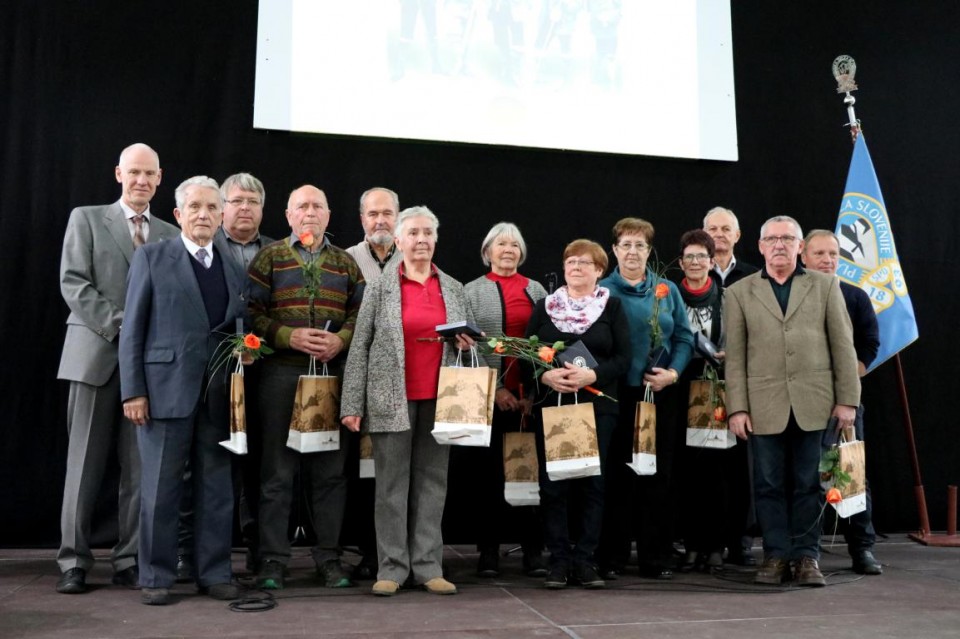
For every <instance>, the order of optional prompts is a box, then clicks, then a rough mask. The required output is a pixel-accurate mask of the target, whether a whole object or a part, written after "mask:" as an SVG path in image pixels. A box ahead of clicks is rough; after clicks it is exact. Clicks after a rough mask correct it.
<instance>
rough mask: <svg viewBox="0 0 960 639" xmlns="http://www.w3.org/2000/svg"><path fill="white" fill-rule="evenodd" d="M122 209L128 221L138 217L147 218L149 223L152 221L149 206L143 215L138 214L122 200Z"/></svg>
mask: <svg viewBox="0 0 960 639" xmlns="http://www.w3.org/2000/svg"><path fill="white" fill-rule="evenodd" d="M120 208H121V209H123V216H124V217H125V218H127V219H128V220H132V219H133V218H134V217H136V216H137V215H143V217H144V218H146V220H147V222H149V221H150V205H149V204H148V205H147V208H146V209H144V211H143V213H142V214H141V213H137V212H136V211H134V210H133V209H132V208H130V207H129V206H127V203H126V202H124V201H123V200H120Z"/></svg>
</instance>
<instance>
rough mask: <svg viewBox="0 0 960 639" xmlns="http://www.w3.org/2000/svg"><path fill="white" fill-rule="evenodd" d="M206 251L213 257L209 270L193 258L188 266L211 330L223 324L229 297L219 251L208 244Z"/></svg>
mask: <svg viewBox="0 0 960 639" xmlns="http://www.w3.org/2000/svg"><path fill="white" fill-rule="evenodd" d="M208 250H212V251H213V255H214V256H215V257H214V258H213V263H212V264H211V265H210V268H204V267H203V264H201V263H200V262H199V261H198V260H196V259H195V258H193V257H191V258H190V266H192V267H193V272H194V274H195V275H196V276H197V284H199V285H200V295H201V296H203V305H204V306H205V307H206V309H207V319H208V321H209V322H210V329H211V330H212V329H214V328H216V327H217V326H220V325H221V324H223V318H224V316H226V314H227V305H228V304H229V303H230V295H229V293H228V292H227V280H226V278H225V277H224V275H223V256H222V255H220V251H218V250H216V249H215V248H213V244H210V247H209V249H208Z"/></svg>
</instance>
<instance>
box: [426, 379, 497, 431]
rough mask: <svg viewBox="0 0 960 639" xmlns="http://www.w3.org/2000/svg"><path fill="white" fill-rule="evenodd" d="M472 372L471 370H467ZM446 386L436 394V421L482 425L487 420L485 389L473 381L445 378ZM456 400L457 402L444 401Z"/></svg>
mask: <svg viewBox="0 0 960 639" xmlns="http://www.w3.org/2000/svg"><path fill="white" fill-rule="evenodd" d="M467 370H473V369H467ZM445 381H446V382H447V384H446V385H445V386H441V387H440V389H439V392H438V393H437V417H436V421H438V422H446V423H450V424H473V423H478V422H479V423H481V424H482V423H483V422H485V421H486V419H487V389H486V388H483V387H481V386H480V384H478V383H477V382H476V381H475V378H474V379H470V378H465V377H463V376H460V375H447V376H445ZM448 398H456V400H457V401H449V400H448V401H444V400H447V399H448Z"/></svg>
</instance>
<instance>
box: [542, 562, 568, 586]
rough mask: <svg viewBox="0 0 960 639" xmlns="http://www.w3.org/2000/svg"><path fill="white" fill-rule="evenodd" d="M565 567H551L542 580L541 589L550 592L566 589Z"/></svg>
mask: <svg viewBox="0 0 960 639" xmlns="http://www.w3.org/2000/svg"><path fill="white" fill-rule="evenodd" d="M567 572H568V571H567V567H566V566H553V567H552V568H550V571H549V572H548V573H547V578H546V579H544V580H543V587H544V588H549V589H550V590H561V589H563V588H566V587H567Z"/></svg>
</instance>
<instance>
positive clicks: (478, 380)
mask: <svg viewBox="0 0 960 639" xmlns="http://www.w3.org/2000/svg"><path fill="white" fill-rule="evenodd" d="M470 352H471V357H472V359H473V362H474V363H475V364H476V363H478V358H477V355H476V351H475V350H474V349H470ZM460 357H461V354H459V353H458V354H457V364H458V365H457V366H443V367H441V368H440V381H439V383H438V384H437V411H436V415H435V416H434V424H433V430H432V431H431V433H432V434H433V438H434V439H435V440H437V443H438V444H447V445H454V446H485V447H489V446H490V435H491V434H492V433H493V427H492V424H493V400H494V395H495V393H496V390H497V371H496V370H494V369H492V368H490V367H487V366H473V367H469V366H460V365H459V364H460Z"/></svg>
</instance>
